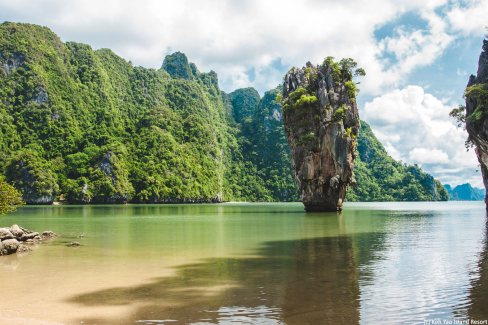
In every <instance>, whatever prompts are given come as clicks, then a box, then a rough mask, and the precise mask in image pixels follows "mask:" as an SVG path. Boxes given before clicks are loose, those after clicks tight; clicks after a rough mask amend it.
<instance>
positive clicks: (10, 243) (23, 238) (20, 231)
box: [0, 225, 56, 256]
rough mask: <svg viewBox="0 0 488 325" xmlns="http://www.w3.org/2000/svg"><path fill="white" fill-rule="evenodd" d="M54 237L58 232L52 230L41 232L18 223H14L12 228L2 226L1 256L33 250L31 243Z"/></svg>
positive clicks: (0, 234) (0, 233)
mask: <svg viewBox="0 0 488 325" xmlns="http://www.w3.org/2000/svg"><path fill="white" fill-rule="evenodd" d="M54 237H56V234H55V233H54V232H52V231H44V232H43V233H42V234H39V233H38V232H35V231H31V230H28V229H25V228H22V227H19V226H18V225H12V226H11V227H10V228H0V256H2V255H10V254H14V253H26V252H29V251H31V247H30V246H31V245H33V244H37V243H40V242H41V241H43V240H47V239H51V238H54Z"/></svg>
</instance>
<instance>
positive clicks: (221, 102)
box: [0, 23, 437, 211]
mask: <svg viewBox="0 0 488 325" xmlns="http://www.w3.org/2000/svg"><path fill="white" fill-rule="evenodd" d="M330 64H332V63H330ZM336 65H337V66H336ZM333 68H334V69H337V73H338V74H339V75H340V76H341V78H343V80H345V79H347V78H349V79H347V80H351V78H352V76H354V75H356V74H357V75H361V71H360V69H356V68H355V65H354V62H351V61H348V60H345V61H340V62H339V63H334V65H333ZM311 72H312V71H311ZM311 72H310V73H311ZM309 77H310V78H313V73H311V74H310V75H309ZM279 93H280V90H279V89H274V90H271V91H269V92H267V93H266V94H265V95H264V96H263V97H262V98H260V97H259V95H258V94H257V92H256V91H255V90H254V89H251V88H248V89H240V90H237V91H235V92H233V93H231V94H224V93H223V92H221V91H220V89H219V87H218V79H217V75H216V74H215V72H213V71H211V72H209V73H202V72H199V71H198V69H197V68H196V66H195V65H194V64H192V63H189V62H188V60H187V58H186V56H185V55H184V54H182V53H175V54H172V55H169V56H167V57H166V59H165V60H164V63H163V68H162V69H159V70H154V69H145V68H141V67H134V66H132V64H131V63H129V62H127V61H125V60H123V59H122V58H120V57H118V56H117V55H115V54H114V53H113V52H112V51H110V50H108V49H100V50H96V51H95V50H92V49H91V47H90V46H88V45H85V44H78V43H72V42H70V43H63V42H61V41H60V39H59V38H58V37H57V36H56V35H55V34H54V33H52V32H51V31H50V30H49V29H47V28H44V27H39V26H35V25H29V24H15V23H3V24H1V25H0V173H1V174H3V175H5V177H6V180H7V181H8V182H10V183H11V184H12V185H13V186H15V188H17V189H18V190H20V191H22V195H23V198H24V200H25V201H26V202H27V203H38V204H39V203H45V204H47V203H51V202H52V201H53V200H57V199H58V200H59V199H61V200H66V201H68V202H71V203H123V202H148V203H156V202H217V201H222V200H228V201H231V200H247V201H290V200H298V195H297V191H296V187H295V184H294V182H293V179H292V176H291V175H292V174H291V166H290V158H289V155H290V153H289V147H288V143H287V139H286V136H285V133H284V131H283V125H282V121H281V114H282V107H281V104H280V102H279V100H277V97H278V94H279ZM294 96H295V97H294V102H293V104H294V105H297V106H300V105H305V103H306V105H309V104H310V103H314V102H315V101H317V97H316V96H315V94H310V93H309V92H308V90H307V89H303V90H300V91H299V92H297V93H296V94H295V95H294ZM346 132H347V130H346ZM369 132H370V131H369ZM368 134H370V135H371V136H369V137H368V139H369V140H367V141H366V140H364V138H363V140H361V138H362V137H363V135H364V136H368ZM373 138H374V136H373V135H372V133H368V129H367V128H366V129H365V130H363V132H362V133H361V134H360V136H359V139H358V141H359V148H358V151H359V155H360V157H361V160H360V162H358V164H357V168H356V169H357V172H356V175H357V176H356V178H357V180H358V187H357V189H354V190H353V191H352V192H351V193H350V194H351V195H350V199H351V200H353V199H354V200H392V199H407V198H408V199H428V197H429V195H428V193H430V192H429V190H428V187H429V186H430V185H432V184H434V183H433V181H432V182H431V181H430V179H431V177H430V176H428V175H426V174H425V173H423V172H422V171H421V170H420V169H419V168H418V167H414V166H413V167H412V166H410V167H407V166H404V165H402V164H400V163H397V162H395V161H393V160H392V159H391V158H390V157H388V156H387V154H386V152H385V151H384V149H383V148H382V147H381V144H379V143H378V142H377V140H375V139H374V140H375V141H376V142H375V141H373V140H371V139H373ZM361 141H363V144H364V145H362V146H361V143H362V142H361ZM365 141H366V142H365ZM368 141H369V142H368ZM370 142H371V143H370ZM371 146H372V147H371ZM368 157H369V158H368ZM363 158H364V159H363ZM382 166H383V167H382ZM391 166H394V168H393V167H391ZM409 168H410V169H409ZM390 171H391V172H393V174H389V173H390ZM429 177H430V178H429ZM398 180H401V181H400V182H399V181H398ZM431 183H432V184H431ZM4 184H6V183H5V182H4V181H3V180H2V181H0V186H2V187H1V188H2V191H3V188H9V191H10V192H9V193H16V192H15V191H13V192H12V191H11V190H12V189H11V187H8V185H4ZM402 184H403V185H404V186H405V188H407V187H409V186H410V185H411V184H413V185H412V186H411V189H410V190H409V192H408V196H407V193H406V192H405V190H403V191H402V189H401V186H403V185H402ZM409 188H410V187H409ZM431 194H432V193H431ZM1 197H2V198H3V195H2V196H1ZM5 197H7V196H5ZM14 197H15V195H14V194H13V195H12V196H8V198H9V200H10V199H12V198H14ZM430 197H431V198H432V197H433V196H432V195H431V196H430ZM436 198H437V196H436ZM10 202H13V203H11V205H6V206H10V207H11V206H12V204H13V205H15V204H18V203H20V201H19V200H18V199H17V200H14V199H12V200H10ZM2 204H4V203H2ZM10 209H11V208H7V209H6V210H4V211H9V210H10Z"/></svg>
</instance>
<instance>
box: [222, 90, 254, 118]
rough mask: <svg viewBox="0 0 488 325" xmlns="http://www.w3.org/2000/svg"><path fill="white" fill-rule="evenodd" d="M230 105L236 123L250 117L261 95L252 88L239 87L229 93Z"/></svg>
mask: <svg viewBox="0 0 488 325" xmlns="http://www.w3.org/2000/svg"><path fill="white" fill-rule="evenodd" d="M229 99H230V101H231V105H232V108H233V109H232V113H233V117H234V119H235V121H236V122H237V123H242V122H243V121H244V119H247V118H250V117H252V115H253V114H254V110H255V109H256V107H257V106H258V105H259V101H260V100H261V96H259V93H258V92H257V90H256V89H254V88H241V89H237V90H235V91H233V92H232V93H230V94H229Z"/></svg>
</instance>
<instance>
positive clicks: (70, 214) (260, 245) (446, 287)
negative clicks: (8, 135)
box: [0, 202, 488, 324]
mask: <svg viewBox="0 0 488 325" xmlns="http://www.w3.org/2000/svg"><path fill="white" fill-rule="evenodd" d="M12 223H18V224H19V225H21V226H23V227H27V228H31V229H34V230H36V231H42V230H47V229H49V230H53V231H55V232H56V233H58V234H60V237H58V238H57V239H55V240H52V241H50V242H48V243H44V244H42V245H40V246H38V247H37V248H36V249H35V250H34V251H33V252H31V253H30V254H27V255H23V256H8V257H1V258H0V279H1V280H0V283H1V292H2V299H0V324H55V323H65V324H331V323H334V324H356V323H358V324H359V323H361V324H378V323H380V324H426V323H427V322H428V321H437V320H440V321H444V320H446V321H453V323H455V321H466V320H468V319H471V320H474V319H475V320H485V319H488V242H487V240H486V238H487V235H488V224H487V218H486V213H485V209H484V205H483V203H482V202H448V203H431V202H429V203H349V204H346V207H345V210H344V211H343V212H342V213H340V214H337V213H313V214H305V213H304V212H303V206H302V205H301V204H298V203H276V204H274V203H273V204H223V205H120V206H49V207H24V208H21V209H19V210H18V211H17V212H16V213H14V214H11V215H9V216H7V217H2V218H1V219H0V225H2V226H6V225H11V224H12ZM80 235H81V236H82V237H81V238H80ZM75 240H76V241H79V242H80V243H81V244H82V246H81V247H79V248H71V247H66V244H67V243H69V242H71V241H75Z"/></svg>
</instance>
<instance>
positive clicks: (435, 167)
mask: <svg viewBox="0 0 488 325" xmlns="http://www.w3.org/2000/svg"><path fill="white" fill-rule="evenodd" d="M454 106H456V105H455V104H452V105H449V104H445V103H443V102H442V101H441V100H440V99H438V98H436V97H435V96H433V95H431V94H428V93H425V91H424V89H423V88H422V87H420V86H407V87H405V88H403V89H396V90H393V91H391V92H389V93H386V94H384V95H382V96H379V97H376V98H374V99H373V100H372V101H370V102H368V103H366V104H365V106H364V109H363V110H362V111H361V116H362V118H363V119H365V120H366V121H367V122H368V123H370V124H371V127H372V128H373V131H374V132H375V134H376V135H377V137H378V139H379V140H380V141H382V143H384V144H385V148H386V150H387V151H388V153H389V154H390V155H392V156H393V157H394V158H396V159H400V160H403V161H404V162H407V163H410V164H419V165H421V166H422V167H423V168H424V169H425V170H426V171H427V172H429V173H431V174H432V175H433V176H434V177H436V178H439V179H440V180H441V181H442V182H444V183H450V184H452V185H457V184H461V183H466V182H471V183H472V184H473V185H476V186H482V182H481V175H480V174H479V172H476V169H477V165H478V162H477V160H476V156H475V153H474V151H473V150H471V151H469V152H467V151H466V150H464V149H463V148H464V142H465V141H466V139H467V133H466V131H464V130H462V129H460V128H457V127H456V125H455V121H454V120H452V119H451V118H450V117H449V111H450V110H451V108H452V107H454Z"/></svg>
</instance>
